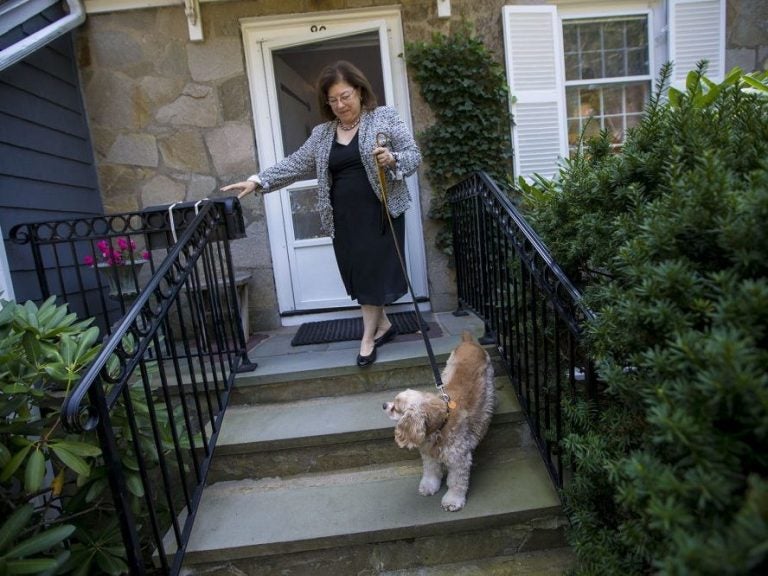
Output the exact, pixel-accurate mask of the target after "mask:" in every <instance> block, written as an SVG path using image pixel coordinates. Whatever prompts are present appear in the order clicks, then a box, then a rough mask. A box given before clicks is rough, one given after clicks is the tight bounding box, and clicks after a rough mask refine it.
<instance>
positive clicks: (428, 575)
mask: <svg viewBox="0 0 768 576" xmlns="http://www.w3.org/2000/svg"><path fill="white" fill-rule="evenodd" d="M574 563H575V554H574V553H573V551H572V550H571V549H570V548H565V547H563V548H555V549H553V550H539V551H537V552H524V553H521V554H515V555H514V556H500V557H497V558H482V559H480V560H471V561H467V562H459V563H454V564H441V565H440V566H430V567H426V568H425V567H419V568H406V569H404V570H394V571H389V570H388V571H386V572H381V573H380V574H379V576H509V575H510V574H514V575H515V576H560V575H562V574H564V573H565V572H566V571H567V570H568V569H569V568H571V567H573V566H574Z"/></svg>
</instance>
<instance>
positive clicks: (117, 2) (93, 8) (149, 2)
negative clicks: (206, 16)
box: [84, 0, 205, 14]
mask: <svg viewBox="0 0 768 576" xmlns="http://www.w3.org/2000/svg"><path fill="white" fill-rule="evenodd" d="M203 1H205V0H203ZM84 4H85V12H86V13H87V14H103V13H105V12H123V11H125V10H141V9H144V8H162V7H164V6H179V7H181V6H183V5H184V2H183V0H85V2H84Z"/></svg>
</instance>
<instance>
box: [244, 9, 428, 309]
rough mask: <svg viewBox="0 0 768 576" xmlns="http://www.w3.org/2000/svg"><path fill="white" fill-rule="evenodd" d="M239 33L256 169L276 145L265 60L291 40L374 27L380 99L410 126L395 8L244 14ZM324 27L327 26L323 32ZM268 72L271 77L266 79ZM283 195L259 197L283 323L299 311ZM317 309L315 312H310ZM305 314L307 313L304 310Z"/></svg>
mask: <svg viewBox="0 0 768 576" xmlns="http://www.w3.org/2000/svg"><path fill="white" fill-rule="evenodd" d="M240 24H241V30H242V33H243V45H244V51H245V61H246V72H247V75H248V83H249V90H250V96H251V104H252V112H253V118H254V132H255V135H256V147H257V150H258V160H259V166H260V167H262V168H263V167H266V166H270V165H272V164H273V163H274V162H275V161H276V159H277V157H278V156H277V153H278V150H277V148H278V147H277V146H276V142H275V139H274V138H273V134H275V133H279V130H277V131H276V128H277V127H278V126H277V125H278V123H279V116H278V113H277V109H276V102H277V98H276V94H275V93H274V90H275V88H274V73H273V70H272V66H271V62H267V60H268V58H267V56H269V55H270V54H271V49H272V48H273V47H278V46H279V47H281V48H282V47H287V46H290V45H291V44H294V45H298V44H305V43H310V42H317V41H321V40H324V39H331V38H337V37H339V36H347V35H352V34H356V33H359V32H360V31H364V30H365V29H367V30H368V31H372V30H374V29H379V30H380V34H379V40H380V43H381V44H382V46H386V47H387V48H388V50H386V51H385V53H384V57H383V59H382V66H383V67H385V66H389V71H390V74H389V77H390V78H391V83H390V82H389V81H388V78H387V74H386V73H385V74H384V76H385V78H384V89H385V95H386V96H385V97H386V98H387V100H388V101H390V102H397V104H398V111H399V112H400V115H401V117H402V118H403V120H404V122H405V123H406V125H407V126H408V127H409V128H411V130H412V125H411V112H410V98H409V93H408V80H407V74H406V70H405V62H404V61H403V59H402V58H401V57H399V56H398V55H399V54H402V53H403V51H404V48H405V46H404V40H403V34H402V22H401V14H400V10H399V9H397V8H395V9H392V8H369V9H361V10H343V11H333V12H316V13H312V14H299V15H285V16H269V17H253V18H243V19H241V20H240ZM327 27H332V31H328V29H327ZM270 74H271V75H272V76H271V77H270ZM407 182H408V188H409V190H410V191H411V194H412V196H413V200H414V201H413V203H412V205H411V208H410V209H409V210H408V212H407V213H406V235H407V237H408V238H410V239H411V240H409V241H408V242H407V243H406V248H405V256H406V261H407V264H408V269H409V274H410V280H411V284H412V286H413V289H414V292H415V295H416V297H417V299H419V300H421V299H422V298H425V297H426V296H427V295H428V288H427V287H428V282H427V268H426V256H425V248H424V235H423V232H422V224H421V207H420V201H419V186H418V179H417V177H416V175H415V174H413V175H411V176H409V177H408V178H407ZM283 202H284V199H283V198H282V195H281V194H267V195H265V196H264V203H265V212H266V216H267V221H268V222H270V223H272V222H281V223H282V224H281V225H280V226H273V225H269V226H267V233H268V235H269V242H270V250H271V257H272V264H273V271H274V275H275V285H276V290H277V300H278V307H279V312H280V314H281V317H282V318H283V324H290V323H294V322H291V321H289V320H287V318H288V317H289V316H290V315H293V314H301V313H302V311H301V310H298V309H297V308H296V303H295V301H294V296H293V290H292V283H291V269H290V264H289V262H288V258H287V257H286V255H287V253H288V244H287V242H288V241H287V237H286V224H285V220H284V207H283ZM315 312H316V311H315ZM304 313H305V314H306V313H307V312H306V311H305V312H304ZM322 314H323V315H325V316H327V315H328V314H330V315H331V316H334V317H339V316H345V315H348V314H346V313H344V311H343V310H342V309H338V308H337V309H333V308H329V309H328V311H327V312H323V313H322Z"/></svg>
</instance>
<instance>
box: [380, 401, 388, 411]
mask: <svg viewBox="0 0 768 576" xmlns="http://www.w3.org/2000/svg"><path fill="white" fill-rule="evenodd" d="M381 409H382V410H386V409H387V403H386V402H384V404H382V405H381Z"/></svg>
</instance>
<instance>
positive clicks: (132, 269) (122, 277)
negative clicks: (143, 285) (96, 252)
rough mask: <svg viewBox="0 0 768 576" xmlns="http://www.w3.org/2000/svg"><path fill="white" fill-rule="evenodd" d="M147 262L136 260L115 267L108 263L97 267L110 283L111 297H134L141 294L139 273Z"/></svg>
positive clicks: (100, 263) (99, 264) (101, 263)
mask: <svg viewBox="0 0 768 576" xmlns="http://www.w3.org/2000/svg"><path fill="white" fill-rule="evenodd" d="M146 263H147V260H135V261H133V262H126V263H124V264H119V265H117V266H113V265H112V264H107V263H106V262H99V263H98V264H97V265H96V266H97V267H98V268H99V270H101V272H102V274H103V275H104V277H105V278H106V279H107V282H108V283H109V294H110V296H115V297H120V296H123V297H125V296H134V295H136V294H138V293H139V285H138V279H139V272H141V268H142V266H144V264H146Z"/></svg>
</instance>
